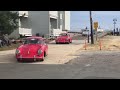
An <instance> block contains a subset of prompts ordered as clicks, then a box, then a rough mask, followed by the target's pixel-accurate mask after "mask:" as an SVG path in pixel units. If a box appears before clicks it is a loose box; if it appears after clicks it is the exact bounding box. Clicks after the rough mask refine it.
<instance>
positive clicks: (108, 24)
mask: <svg viewBox="0 0 120 90" xmlns="http://www.w3.org/2000/svg"><path fill="white" fill-rule="evenodd" d="M92 17H93V21H98V22H99V26H100V27H101V28H104V29H113V19H114V18H116V19H117V24H116V27H118V28H120V11H92ZM86 26H87V27H88V28H89V27H90V19H89V11H71V30H73V29H78V28H80V29H81V28H85V27H86Z"/></svg>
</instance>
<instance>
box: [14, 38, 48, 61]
mask: <svg viewBox="0 0 120 90" xmlns="http://www.w3.org/2000/svg"><path fill="white" fill-rule="evenodd" d="M47 55H48V45H47V44H46V43H45V40H44V39H43V38H42V37H37V36H32V37H28V38H26V39H25V40H24V42H23V44H22V45H21V46H20V47H18V48H17V49H16V52H15V56H16V59H17V61H44V58H45V57H46V56H47Z"/></svg>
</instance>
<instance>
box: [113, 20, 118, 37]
mask: <svg viewBox="0 0 120 90" xmlns="http://www.w3.org/2000/svg"><path fill="white" fill-rule="evenodd" d="M113 21H114V23H113V24H114V31H113V35H115V24H116V21H117V19H116V18H114V19H113Z"/></svg>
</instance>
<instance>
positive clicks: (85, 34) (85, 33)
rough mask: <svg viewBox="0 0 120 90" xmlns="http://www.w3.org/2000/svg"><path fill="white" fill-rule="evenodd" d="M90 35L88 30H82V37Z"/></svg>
mask: <svg viewBox="0 0 120 90" xmlns="http://www.w3.org/2000/svg"><path fill="white" fill-rule="evenodd" d="M90 34H91V33H90V31H89V30H83V32H82V36H88V35H90Z"/></svg>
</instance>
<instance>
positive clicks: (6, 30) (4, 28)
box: [0, 11, 19, 34]
mask: <svg viewBox="0 0 120 90" xmlns="http://www.w3.org/2000/svg"><path fill="white" fill-rule="evenodd" d="M18 19H19V15H18V13H17V12H11V11H0V32H1V33H2V34H11V33H12V32H13V31H14V30H15V29H17V28H18V26H19V21H18Z"/></svg>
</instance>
